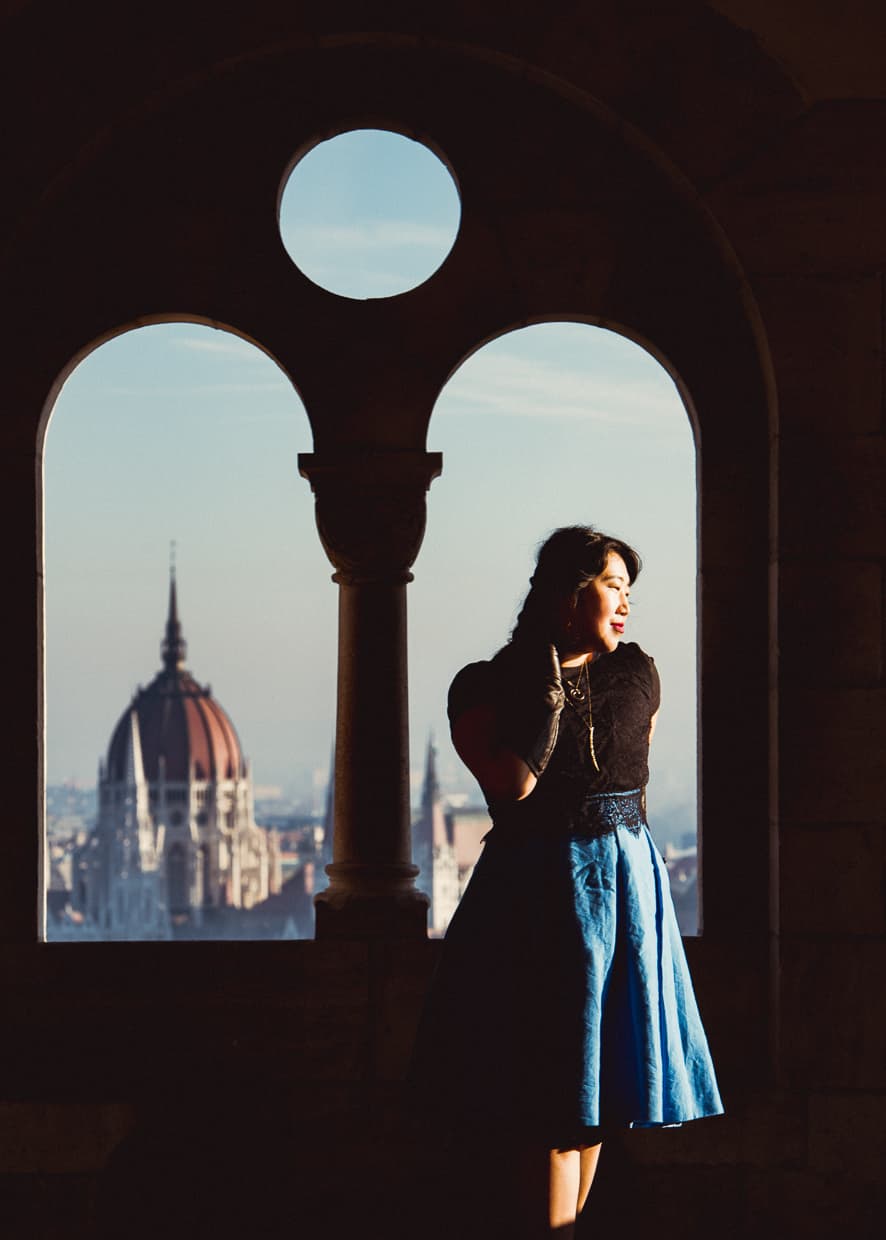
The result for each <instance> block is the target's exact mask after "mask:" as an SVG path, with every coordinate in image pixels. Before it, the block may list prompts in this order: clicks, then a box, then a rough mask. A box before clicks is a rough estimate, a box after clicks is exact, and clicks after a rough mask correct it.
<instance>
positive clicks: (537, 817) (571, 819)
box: [487, 788, 646, 842]
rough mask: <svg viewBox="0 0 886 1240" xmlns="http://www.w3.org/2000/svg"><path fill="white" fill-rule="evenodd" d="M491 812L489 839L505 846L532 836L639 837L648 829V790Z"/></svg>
mask: <svg viewBox="0 0 886 1240" xmlns="http://www.w3.org/2000/svg"><path fill="white" fill-rule="evenodd" d="M491 809H492V820H493V823H494V824H495V827H494V829H493V830H492V831H491V832H490V833H489V836H488V837H487V838H490V839H491V838H492V837H493V836H494V837H495V838H496V839H497V840H500V841H503V842H506V841H508V840H510V841H513V842H516V841H517V840H525V839H527V838H528V837H530V836H538V837H539V838H543V839H550V838H552V837H553V836H560V837H562V836H564V835H566V836H575V837H576V838H578V839H599V838H600V837H601V836H604V835H612V834H613V833H614V832H615V831H617V830H618V829H619V827H624V829H625V830H626V831H630V833H631V835H634V836H638V835H639V834H640V832H641V831H642V830H643V827H644V826H645V825H646V790H645V788H632V789H631V790H630V792H591V793H584V794H582V795H580V796H577V797H576V796H568V797H562V798H560V799H557V800H554V799H552V798H550V797H549V798H545V799H538V800H534V798H533V797H527V798H526V799H525V800H524V801H515V802H511V803H506V804H504V805H497V806H493V807H491Z"/></svg>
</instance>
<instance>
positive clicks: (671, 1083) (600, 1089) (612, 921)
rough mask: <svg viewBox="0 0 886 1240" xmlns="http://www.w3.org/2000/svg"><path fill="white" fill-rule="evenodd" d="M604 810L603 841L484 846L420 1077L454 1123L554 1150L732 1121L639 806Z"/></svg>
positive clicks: (535, 837) (598, 818)
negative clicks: (610, 1132)
mask: <svg viewBox="0 0 886 1240" xmlns="http://www.w3.org/2000/svg"><path fill="white" fill-rule="evenodd" d="M596 799H597V800H598V801H599V804H598V805H597V806H596V807H595V827H594V830H593V831H589V832H587V833H585V832H582V831H571V832H569V833H563V834H549V835H545V834H542V833H536V834H532V835H528V836H527V837H525V838H522V839H514V838H508V837H507V836H506V835H505V834H504V833H502V832H501V831H499V829H497V828H496V829H494V830H493V831H492V832H491V833H490V835H489V836H488V837H487V842H486V844H485V846H484V851H483V854H482V855H481V857H480V860H479V861H478V863H477V866H476V867H475V870H474V874H473V876H472V878H471V880H470V883H469V884H468V888H467V890H466V892H465V894H464V897H463V898H462V901H461V904H460V905H459V908H458V910H457V911H456V914H455V917H454V918H453V920H452V923H451V925H450V928H449V930H448V932H447V935H446V941H445V943H444V947H443V955H442V958H441V961H440V965H439V968H438V970H437V974H436V976H435V979H434V982H433V984H432V987H431V993H430V995H429V998H428V1002H427V1004H426V1008H425V1012H424V1017H423V1020H422V1024H421V1028H420V1032H419V1038H418V1043H417V1048H416V1055H415V1059H414V1065H413V1073H412V1075H413V1077H414V1079H415V1080H416V1081H417V1082H418V1083H419V1084H420V1087H421V1089H422V1091H423V1092H424V1093H425V1094H426V1096H427V1099H428V1101H431V1102H433V1101H436V1102H437V1103H438V1105H440V1106H442V1107H443V1108H444V1109H445V1110H446V1111H447V1112H448V1113H449V1114H450V1115H451V1116H452V1117H453V1118H454V1119H461V1120H462V1121H463V1122H469V1123H471V1124H477V1125H480V1124H484V1123H485V1124H490V1125H494V1126H495V1127H496V1128H497V1129H498V1130H501V1128H502V1126H503V1125H506V1126H508V1128H509V1129H511V1130H513V1131H515V1132H520V1133H521V1134H522V1135H523V1136H526V1137H536V1138H538V1139H543V1140H545V1141H546V1142H548V1141H549V1142H551V1143H552V1145H556V1144H567V1143H571V1142H573V1141H577V1140H581V1138H582V1135H583V1134H585V1133H586V1131H587V1130H589V1129H600V1128H604V1129H605V1128H607V1127H613V1126H625V1125H636V1126H654V1125H674V1124H682V1123H684V1122H686V1121H687V1120H692V1119H698V1118H700V1117H701V1116H705V1115H716V1114H718V1113H720V1112H721V1111H722V1109H723V1107H722V1103H721V1100H720V1094H719V1091H718V1088H717V1082H716V1077H715V1073H714V1067H713V1064H712V1062H711V1056H710V1052H709V1049H708V1044H707V1039H706V1037H705V1033H704V1029H703V1027H702V1023H701V1018H700V1016H699V1012H698V1007H697V1004H696V1001H695V996H694V993H693V989H692V983H691V980H690V976H689V970H688V967H687V964H686V957H685V954H684V952H683V944H682V940H681V937H680V932H679V929H678V926H677V921H676V916H675V913H674V908H673V904H672V902H671V896H670V888H669V884H668V875H667V870H666V869H665V865H664V862H663V860H662V858H661V856H660V854H659V852H658V849H657V848H656V846H655V844H654V842H653V840H652V837H651V835H650V833H649V829H648V827H647V825H646V823H645V818H644V817H643V812H642V804H643V802H642V795H641V794H640V793H639V792H634V793H621V794H619V793H613V794H602V796H600V797H599V798H596Z"/></svg>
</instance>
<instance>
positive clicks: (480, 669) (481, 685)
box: [446, 659, 494, 723]
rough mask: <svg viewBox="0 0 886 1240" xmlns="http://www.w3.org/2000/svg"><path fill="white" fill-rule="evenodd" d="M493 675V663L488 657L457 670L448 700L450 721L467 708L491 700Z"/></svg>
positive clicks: (447, 707) (447, 706)
mask: <svg viewBox="0 0 886 1240" xmlns="http://www.w3.org/2000/svg"><path fill="white" fill-rule="evenodd" d="M493 677H494V672H493V667H492V663H491V662H490V661H488V660H486V659H482V660H481V661H480V662H479V663H468V664H467V666H466V667H463V668H462V669H461V671H459V672H456V674H455V676H454V678H453V681H452V684H451V685H450V686H449V696H448V698H447V701H446V709H447V712H448V714H449V722H450V723H452V722H453V720H455V719H457V718H458V716H459V715H463V714H464V712H465V711H466V710H470V709H471V708H472V707H474V706H479V705H481V703H483V702H488V701H489V700H490V698H491V696H492V693H491V685H492V680H493Z"/></svg>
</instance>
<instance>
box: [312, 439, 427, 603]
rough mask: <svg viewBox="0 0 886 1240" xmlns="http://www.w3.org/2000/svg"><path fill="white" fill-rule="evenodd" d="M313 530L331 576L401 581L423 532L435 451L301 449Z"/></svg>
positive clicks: (405, 578) (407, 575) (342, 579)
mask: <svg viewBox="0 0 886 1240" xmlns="http://www.w3.org/2000/svg"><path fill="white" fill-rule="evenodd" d="M298 464H299V471H300V473H301V474H302V475H303V476H304V477H305V478H307V479H308V480H309V481H310V483H311V488H312V490H313V492H314V496H315V503H316V509H315V511H316V520H317V530H318V532H319V534H320V540H321V542H322V543H323V548H324V550H325V551H326V554H327V556H328V557H329V559H330V562H331V563H332V564H333V565H334V566H335V569H336V574H335V580H336V581H340V582H343V583H344V584H347V585H357V584H363V583H369V582H388V583H395V582H406V581H411V580H412V574H411V573H410V571H409V569H410V567H411V565H412V564H413V562H414V560H415V557H416V556H417V555H418V551H419V548H420V547H421V543H422V539H423V537H424V532H425V513H426V504H425V495H426V494H427V490H428V487H429V486H430V484H431V481H432V480H433V479H434V478H436V477H437V476H438V474H439V473H440V470H441V468H442V458H441V455H440V453H439V452H389V453H376V454H367V455H366V456H361V457H360V458H359V459H353V458H344V459H342V460H339V461H336V460H331V459H329V458H328V457H327V458H325V459H324V458H320V457H319V456H316V455H314V454H313V453H301V454H300V455H299V458H298Z"/></svg>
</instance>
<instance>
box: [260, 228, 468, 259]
mask: <svg viewBox="0 0 886 1240" xmlns="http://www.w3.org/2000/svg"><path fill="white" fill-rule="evenodd" d="M284 232H285V236H286V241H287V244H288V245H289V246H290V247H291V248H293V249H294V248H298V249H302V248H303V247H304V249H303V253H304V255H305V256H306V255H307V253H308V252H309V251H310V250H312V249H315V248H316V249H317V250H319V251H321V252H322V251H323V250H329V249H333V250H349V251H352V252H353V251H355V250H366V251H378V250H380V249H402V248H404V247H409V248H411V249H417V248H421V249H436V250H440V251H442V252H443V253H445V252H446V251H447V250H448V249H449V247H450V246H451V244H452V232H451V231H450V230H449V229H446V228H441V227H435V226H433V225H431V224H417V223H415V222H414V221H412V220H374V221H372V222H371V223H368V224H360V225H355V224H299V225H290V226H289V227H286V228H284Z"/></svg>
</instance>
